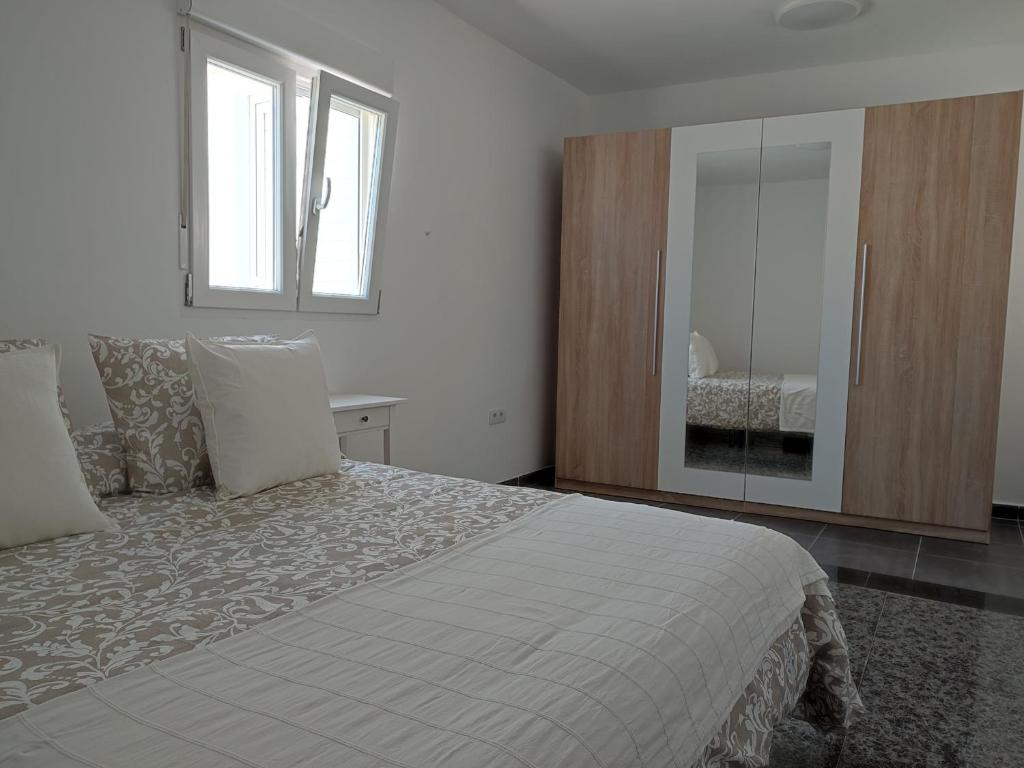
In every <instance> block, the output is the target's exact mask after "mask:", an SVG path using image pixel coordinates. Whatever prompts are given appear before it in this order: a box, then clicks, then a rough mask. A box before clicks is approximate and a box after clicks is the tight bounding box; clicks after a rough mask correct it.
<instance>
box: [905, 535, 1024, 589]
mask: <svg viewBox="0 0 1024 768" xmlns="http://www.w3.org/2000/svg"><path fill="white" fill-rule="evenodd" d="M921 554H922V555H934V556H936V557H952V558H956V559H957V560H972V561H974V562H977V563H994V564H995V565H1005V566H1008V567H1011V568H1021V569H1024V546H1020V545H1017V544H999V543H992V544H971V543H969V542H966V541H947V540H946V539H924V540H923V541H922V543H921ZM1021 578H1022V579H1024V573H1022V574H1021Z"/></svg>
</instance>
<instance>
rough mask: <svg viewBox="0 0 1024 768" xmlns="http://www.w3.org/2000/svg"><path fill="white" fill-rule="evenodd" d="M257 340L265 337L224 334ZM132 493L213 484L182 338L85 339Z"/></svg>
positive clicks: (252, 340)
mask: <svg viewBox="0 0 1024 768" xmlns="http://www.w3.org/2000/svg"><path fill="white" fill-rule="evenodd" d="M229 338H231V339H232V341H237V342H239V343H243V342H247V343H254V344H259V343H263V342H265V341H271V340H274V339H275V337H271V336H252V337H229ZM89 345H90V347H91V348H92V356H93V360H94V361H95V362H96V368H97V370H98V371H99V374H100V381H101V382H102V383H103V389H104V390H105V391H106V394H107V404H108V405H109V406H110V416H111V418H112V419H113V422H114V428H115V429H116V430H117V434H118V437H119V438H120V441H121V445H122V446H123V447H124V452H125V462H126V464H127V467H128V486H129V488H130V489H131V490H132V491H133V492H136V493H154V494H162V493H177V492H179V491H186V490H188V489H190V488H196V487H199V486H203V485H209V484H210V483H211V482H212V481H213V474H212V472H211V471H210V461H209V458H208V457H207V454H206V440H205V438H204V436H203V422H202V418H201V417H200V415H199V409H198V408H197V407H196V404H195V399H194V397H193V394H192V378H191V376H190V374H189V368H188V354H187V353H186V351H185V340H184V339H123V338H112V337H109V336H89Z"/></svg>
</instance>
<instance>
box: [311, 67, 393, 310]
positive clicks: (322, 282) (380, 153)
mask: <svg viewBox="0 0 1024 768" xmlns="http://www.w3.org/2000/svg"><path fill="white" fill-rule="evenodd" d="M311 101H312V103H311V106H310V112H309V114H310V118H309V124H310V126H312V130H311V131H310V136H312V139H313V140H312V146H311V148H310V151H309V153H308V154H309V161H308V162H307V164H306V177H305V179H304V187H305V189H306V199H307V200H310V201H311V202H309V203H307V204H306V205H305V206H304V207H303V210H304V211H305V213H306V217H305V221H304V222H303V225H302V237H301V243H302V252H301V259H302V272H301V276H300V296H299V307H300V308H301V309H308V310H312V311H325V312H331V311H338V312H361V311H365V312H376V311H377V307H376V304H377V298H378V296H379V293H380V288H379V274H380V270H379V267H380V259H379V256H377V255H376V254H375V251H377V248H376V245H377V233H378V232H379V230H380V229H381V228H382V226H383V224H382V222H383V215H384V207H383V205H382V202H381V201H384V200H386V199H387V180H388V179H389V178H390V175H391V173H390V163H389V162H387V160H386V158H387V157H388V155H389V154H390V153H389V152H387V150H386V136H387V135H388V130H389V125H388V124H389V121H390V120H391V119H392V116H393V112H392V110H391V109H390V108H389V107H390V105H389V103H388V101H389V100H388V99H385V98H384V97H382V96H379V95H378V94H375V93H373V92H372V91H368V90H366V89H364V88H361V87H359V86H357V85H355V84H353V83H349V82H346V81H344V80H341V79H340V78H337V77H334V76H333V75H330V74H328V73H326V72H322V73H320V76H319V78H318V79H317V83H316V86H315V89H314V92H313V94H312V95H311Z"/></svg>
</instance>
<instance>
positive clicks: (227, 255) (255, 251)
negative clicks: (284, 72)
mask: <svg viewBox="0 0 1024 768" xmlns="http://www.w3.org/2000/svg"><path fill="white" fill-rule="evenodd" d="M206 83H207V115H208V117H207V120H208V142H209V146H208V157H209V180H210V181H209V184H210V189H209V194H210V210H209V238H210V286H211V287H215V288H233V289H244V290H255V291H279V290H280V277H281V269H280V261H279V249H278V242H279V236H278V229H279V225H278V206H277V204H276V200H277V195H276V194H275V190H276V189H277V188H278V181H279V180H278V165H277V162H276V158H277V155H278V146H279V144H280V130H279V128H278V125H279V123H280V120H279V117H278V109H279V107H278V105H279V104H280V98H279V93H278V91H279V85H278V84H277V83H273V82H268V81H267V80H265V79H263V78H261V77H259V76H257V75H253V74H250V73H247V72H243V71H241V70H238V69H236V68H234V67H230V66H228V65H225V64H221V63H219V62H217V61H213V60H210V61H208V62H207V80H206Z"/></svg>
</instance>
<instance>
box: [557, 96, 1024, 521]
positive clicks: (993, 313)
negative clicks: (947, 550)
mask: <svg viewBox="0 0 1024 768" xmlns="http://www.w3.org/2000/svg"><path fill="white" fill-rule="evenodd" d="M1021 110H1022V94H1021V93H1019V92H1016V93H1007V94H995V95H985V96H977V97H968V98H959V99H948V100H942V101H931V102H918V103H912V104H900V105H894V106H883V107H873V108H869V109H866V110H845V111H837V112H828V113H822V114H813V115H798V116H788V117H774V118H765V119H760V120H748V121H740V122H733V123H725V124H717V125H704V126H687V127H680V128H675V129H664V130H652V131H642V132H636V133H620V134H609V135H600V136H586V137H578V138H570V139H568V140H567V141H566V143H565V163H564V181H563V226H562V260H561V283H560V306H559V352H558V407H557V410H558V418H557V430H556V476H557V484H558V486H559V487H562V488H566V489H572V490H585V491H596V492H603V493H608V494H613V495H618V496H626V497H634V498H641V499H656V500H673V501H678V502H681V503H692V504H698V505H702V506H705V507H712V508H720V509H728V510H738V511H756V512H761V513H767V514H776V515H783V516H791V517H801V518H807V519H815V520H827V521H829V522H835V523H840V524H848V525H858V526H868V527H877V528H884V529H889V530H899V531H907V532H915V533H924V534H927V535H933V536H942V537H947V538H959V539H965V540H970V541H987V540H988V532H989V528H990V523H991V514H992V509H991V507H992V485H993V478H994V465H995V445H996V434H997V428H998V413H999V394H1000V392H999V390H1000V382H1001V372H1002V354H1003V342H1004V335H1005V325H1006V306H1007V293H1008V283H1009V268H1010V250H1011V241H1012V236H1013V223H1014V222H1013V212H1014V205H1015V195H1016V190H1017V168H1018V151H1019V146H1018V145H1019V140H1020V135H1021Z"/></svg>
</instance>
